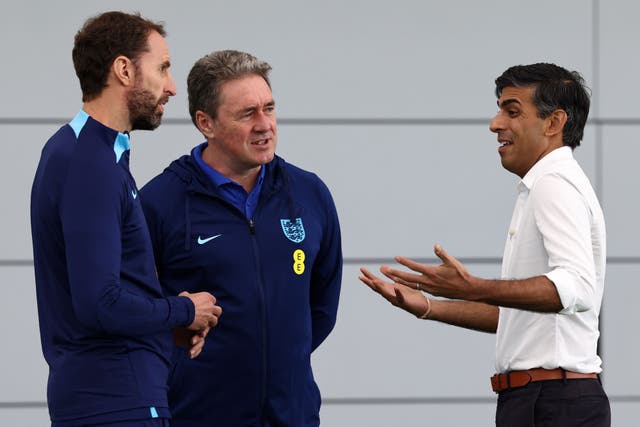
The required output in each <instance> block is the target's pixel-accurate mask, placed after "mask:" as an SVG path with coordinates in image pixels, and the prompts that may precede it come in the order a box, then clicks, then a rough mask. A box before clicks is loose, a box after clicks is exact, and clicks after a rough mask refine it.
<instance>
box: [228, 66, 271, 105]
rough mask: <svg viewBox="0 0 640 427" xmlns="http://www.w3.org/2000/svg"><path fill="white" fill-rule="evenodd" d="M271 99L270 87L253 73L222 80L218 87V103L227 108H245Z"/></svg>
mask: <svg viewBox="0 0 640 427" xmlns="http://www.w3.org/2000/svg"><path fill="white" fill-rule="evenodd" d="M272 101H273V95H272V93H271V88H269V85H268V84H267V82H266V81H265V80H264V79H263V78H262V77H260V76H258V75H255V74H252V75H249V76H244V77H240V78H239V79H234V80H230V81H228V82H224V83H223V84H222V86H221V87H220V105H221V106H222V105H224V106H225V107H228V108H245V107H248V106H252V105H262V104H266V103H269V102H272Z"/></svg>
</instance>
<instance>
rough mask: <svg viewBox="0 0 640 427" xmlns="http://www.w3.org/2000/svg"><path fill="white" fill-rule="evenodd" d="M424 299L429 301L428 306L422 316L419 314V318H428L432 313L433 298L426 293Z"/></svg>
mask: <svg viewBox="0 0 640 427" xmlns="http://www.w3.org/2000/svg"><path fill="white" fill-rule="evenodd" d="M424 300H425V302H426V303H427V308H426V309H425V310H424V312H423V313H422V314H421V315H420V316H418V319H428V318H429V315H430V314H431V300H430V299H429V298H428V297H427V296H426V295H424Z"/></svg>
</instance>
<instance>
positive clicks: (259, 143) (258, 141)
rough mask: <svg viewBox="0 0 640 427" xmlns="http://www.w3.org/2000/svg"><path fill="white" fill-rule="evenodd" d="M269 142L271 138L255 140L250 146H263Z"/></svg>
mask: <svg viewBox="0 0 640 427" xmlns="http://www.w3.org/2000/svg"><path fill="white" fill-rule="evenodd" d="M269 141H271V138H264V139H256V140H255V141H252V142H251V145H257V146H264V145H267V144H269Z"/></svg>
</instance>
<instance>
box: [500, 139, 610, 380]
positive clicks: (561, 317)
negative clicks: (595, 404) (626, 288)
mask: <svg viewBox="0 0 640 427" xmlns="http://www.w3.org/2000/svg"><path fill="white" fill-rule="evenodd" d="M606 254H607V251H606V234H605V223H604V216H603V214H602V209H601V208H600V204H599V203H598V199H597V197H596V194H595V192H594V191H593V187H592V186H591V183H590V182H589V179H588V178H587V176H586V175H585V174H584V172H583V171H582V169H581V168H580V166H579V165H578V163H577V162H576V161H575V160H574V158H573V153H572V151H571V148H570V147H566V146H565V147H561V148H558V149H556V150H554V151H552V152H551V153H549V154H547V155H546V156H544V157H543V158H542V159H540V160H539V161H538V162H537V163H536V164H535V165H534V166H533V167H532V168H531V169H530V170H529V172H527V174H526V175H525V176H524V178H523V179H522V180H521V181H520V182H519V183H518V199H517V200H516V205H515V208H514V211H513V217H512V219H511V225H510V226H509V232H508V235H507V242H506V245H505V249H504V257H503V260H502V278H503V279H506V280H509V279H527V278H530V277H535V276H541V275H544V276H547V277H548V278H549V280H551V281H552V282H553V283H554V285H555V287H556V289H557V291H558V295H559V296H560V300H561V302H562V307H563V309H562V311H560V312H559V313H538V312H533V311H526V310H518V309H512V308H504V307H500V318H499V321H498V330H497V342H496V369H497V372H508V371H515V370H524V369H531V368H546V369H554V368H558V367H560V368H564V369H566V370H569V371H574V372H582V373H590V372H596V373H599V372H601V371H602V368H601V364H602V361H601V360H600V357H598V355H597V353H596V346H597V343H598V337H599V335H600V333H599V330H598V315H599V313H600V305H601V303H602V292H603V288H604V274H605V264H606Z"/></svg>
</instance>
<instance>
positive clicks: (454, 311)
mask: <svg viewBox="0 0 640 427" xmlns="http://www.w3.org/2000/svg"><path fill="white" fill-rule="evenodd" d="M430 304H431V312H430V313H429V317H428V319H429V320H436V321H438V322H442V323H447V324H449V325H454V326H459V327H461V328H466V329H473V330H475V331H481V332H490V333H495V332H496V330H497V329H498V316H499V311H500V310H499V308H498V307H496V306H493V305H489V304H484V303H480V302H471V301H448V300H435V299H431V300H430Z"/></svg>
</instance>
